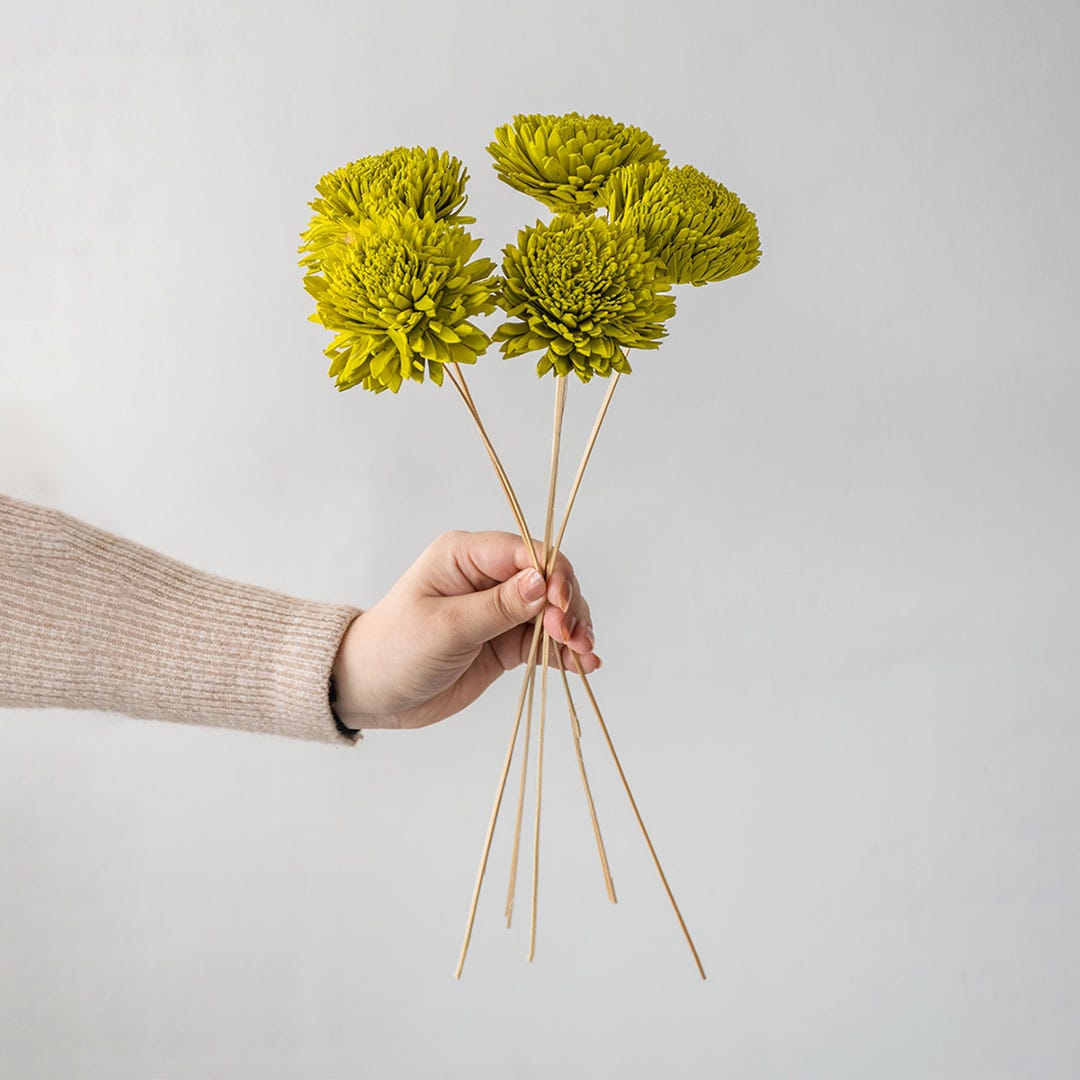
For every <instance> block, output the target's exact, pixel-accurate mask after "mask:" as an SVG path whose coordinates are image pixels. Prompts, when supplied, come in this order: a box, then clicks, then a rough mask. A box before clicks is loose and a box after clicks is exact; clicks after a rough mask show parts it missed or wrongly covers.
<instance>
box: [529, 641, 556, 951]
mask: <svg viewBox="0 0 1080 1080" xmlns="http://www.w3.org/2000/svg"><path fill="white" fill-rule="evenodd" d="M550 644H551V638H550V637H549V636H548V633H547V631H546V630H545V631H544V649H543V652H544V663H543V670H542V671H541V673H540V725H539V727H538V728H537V729H536V818H535V820H534V822H533V874H532V912H531V914H530V917H529V960H530V961H531V960H532V959H533V957H534V956H535V955H536V900H537V893H538V891H539V888H540V795H541V792H542V790H543V787H544V721H545V720H546V719H547V677H548V647H549V645H550Z"/></svg>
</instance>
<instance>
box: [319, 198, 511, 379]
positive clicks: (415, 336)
mask: <svg viewBox="0 0 1080 1080" xmlns="http://www.w3.org/2000/svg"><path fill="white" fill-rule="evenodd" d="M479 246H480V241H479V240H474V239H473V238H472V237H471V236H470V235H469V234H468V233H467V232H466V231H465V229H463V228H462V227H461V226H460V225H451V224H450V223H449V222H446V221H436V219H435V218H434V217H432V216H431V215H430V214H428V215H425V216H423V217H421V216H420V215H419V214H417V213H416V211H415V210H411V209H410V210H400V209H399V210H391V211H388V212H387V213H386V214H385V216H383V217H378V218H368V219H367V220H365V221H361V222H358V223H357V224H356V226H355V236H354V238H353V241H352V242H351V243H349V244H343V245H340V247H339V248H338V249H337V250H336V251H335V253H334V254H333V256H332V257H330V258H327V259H326V260H325V261H324V262H323V264H322V273H321V274H308V275H307V277H305V278H304V286H305V288H306V289H307V290H308V292H310V293H311V295H312V296H313V297H314V298H315V302H316V311H315V314H314V315H312V316H310V318H311V321H312V322H318V323H322V325H323V326H325V327H326V328H327V329H328V330H333V331H336V337H335V338H334V340H333V341H332V342H331V343H330V345H329V346H328V347H327V348H326V350H325V352H326V355H327V356H329V357H330V360H331V363H330V368H329V370H328V371H327V374H328V375H330V376H331V377H333V378H335V379H336V380H337V388H338V390H347V389H349V388H350V387H352V386H356V385H360V386H362V387H364V389H366V390H372V391H374V392H375V393H376V394H378V393H381V392H382V391H383V390H387V389H389V390H393V391H394V392H395V393H396V392H397V391H398V389H399V388H400V387H401V384H402V383H403V382H404V381H405V380H406V379H412V380H413V381H414V382H423V381H424V374H425V370H426V372H427V374H428V375H429V376H430V378H431V381H432V382H434V383H436V384H438V385H442V378H443V370H442V366H443V364H447V363H458V364H472V363H474V362H475V361H476V358H477V356H479V355H480V354H481V353H483V352H484V351H485V350H486V349H487V347H488V345H490V344H491V340H490V338H488V336H487V335H486V334H485V333H484V332H483V331H482V330H480V329H478V328H477V327H476V326H474V325H473V324H472V323H471V322H469V321H468V320H469V319H470V318H471V317H473V316H475V315H481V314H483V315H488V314H490V313H491V312H492V311H494V310H495V301H494V297H493V287H494V285H495V279H493V278H492V276H491V275H492V273H493V271H494V270H495V264H494V263H493V262H492V261H491V260H490V259H476V260H474V261H472V262H470V261H469V260H470V259H471V258H472V256H473V254H474V253H475V251H476V249H477V248H478V247H479Z"/></svg>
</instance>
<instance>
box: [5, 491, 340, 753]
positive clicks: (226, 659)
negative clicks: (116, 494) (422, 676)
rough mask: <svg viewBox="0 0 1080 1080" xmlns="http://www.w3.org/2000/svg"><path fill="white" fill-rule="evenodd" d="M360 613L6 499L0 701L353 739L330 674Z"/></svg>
mask: <svg viewBox="0 0 1080 1080" xmlns="http://www.w3.org/2000/svg"><path fill="white" fill-rule="evenodd" d="M360 613H361V612H360V609H359V608H356V607H352V606H350V605H346V604H333V603H322V602H319V601H314V600H301V599H298V598H296V597H293V596H287V595H285V594H283V593H278V592H273V591H271V590H270V589H264V588H261V587H259V586H256V585H245V584H242V583H240V582H236V581H231V580H228V579H226V578H222V577H217V576H215V575H213V574H208V573H205V572H203V571H201V570H197V569H195V568H194V567H192V566H189V565H187V564H185V563H182V562H178V561H177V560H175V559H171V558H169V557H167V556H165V555H162V554H160V553H158V552H156V551H153V550H151V549H150V548H147V547H143V546H142V545H140V544H136V543H134V542H132V541H130V540H127V539H124V538H122V537H119V536H115V535H113V534H112V533H109V532H106V531H105V530H103V529H99V528H97V527H96V526H93V525H90V524H87V523H86V522H83V521H79V520H78V519H77V518H74V517H71V516H70V515H68V514H65V513H62V512H61V511H58V510H53V509H49V508H47V507H43V506H37V505H35V504H33V503H28V502H23V501H20V500H18V499H14V498H12V497H10V496H7V495H2V494H0V706H8V707H13V708H67V709H95V710H103V711H106V712H118V713H123V714H125V715H127V716H134V717H143V718H147V719H156V720H172V721H176V722H180V723H189V724H202V725H207V726H211V727H227V728H239V729H241V730H244V731H250V732H263V733H268V734H275V735H288V736H292V737H294V738H299V739H309V740H315V741H319V742H328V743H338V744H345V745H350V746H351V745H354V744H355V743H356V741H357V740H358V739H359V738H360V737H361V736H360V734H359V732H356V731H352V730H350V729H348V728H346V727H344V726H343V725H341V724H340V722H339V721H338V720H337V718H336V717H335V716H334V714H333V712H332V711H331V708H330V697H329V688H330V675H331V671H332V667H333V663H334V658H335V657H336V655H337V651H338V647H339V645H340V644H341V639H342V636H343V635H344V633H345V630H346V628H347V627H348V625H349V624H350V623H351V622H352V621H353V619H355V618H356V617H357V616H358V615H359V614H360Z"/></svg>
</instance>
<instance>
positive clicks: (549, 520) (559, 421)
mask: <svg viewBox="0 0 1080 1080" xmlns="http://www.w3.org/2000/svg"><path fill="white" fill-rule="evenodd" d="M565 412H566V376H565V375H560V376H558V377H557V378H556V379H555V416H554V418H553V419H552V423H551V468H550V470H549V474H548V497H547V511H546V513H545V515H544V548H543V553H542V560H541V561H542V562H543V564H544V567H545V568H546V569H547V568H548V549H549V548H550V546H551V534H552V530H553V528H554V522H555V492H556V490H557V488H558V482H559V449H560V447H561V445H562V427H563V416H564V414H565ZM550 574H551V569H547V573H546V574H545V577H547V576H549V575H550ZM542 621H543V620H542V619H541V622H542ZM550 646H551V638H550V636H549V635H548V632H547V631H546V630H545V631H544V650H543V670H542V672H541V675H540V724H539V726H538V727H537V731H536V817H535V819H534V821H533V874H532V909H531V916H530V919H529V959H530V960H532V959H533V957H534V956H535V955H536V904H537V897H538V894H539V887H540V793H541V789H542V787H543V781H544V725H545V723H546V721H547V677H548V663H549V659H550ZM556 649H558V645H556ZM526 678H535V673H534V674H533V675H532V676H529V675H528V674H527V675H526Z"/></svg>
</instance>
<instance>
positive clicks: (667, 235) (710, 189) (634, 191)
mask: <svg viewBox="0 0 1080 1080" xmlns="http://www.w3.org/2000/svg"><path fill="white" fill-rule="evenodd" d="M600 205H602V206H603V207H605V208H606V209H607V212H608V217H609V218H610V219H611V220H612V221H618V222H621V223H622V224H623V225H625V226H626V227H628V228H630V229H634V230H635V231H637V232H639V233H640V234H641V235H642V236H643V237H644V239H645V246H646V247H647V248H648V249H649V251H651V252H652V253H653V254H654V255H655V256H656V257H657V258H658V259H659V260H660V262H661V264H662V265H663V271H662V274H663V276H664V278H665V280H667V281H670V282H671V283H672V284H673V285H685V284H687V283H689V284H691V285H704V284H705V283H706V282H709V281H721V280H723V279H724V278H729V277H734V276H735V275H736V274H742V273H745V272H746V271H747V270H752V269H753V268H754V267H755V266H757V264H758V262H759V260H760V259H761V244H760V240H759V238H758V228H757V219H756V218H755V217H754V215H753V214H752V213H751V212H750V211H749V210H748V209H747V208H746V207H745V206H744V205H743V203H742V202H741V201H740V200H739V197H738V196H737V195H736V194H735V193H734V192H732V191H728V189H727V188H726V187H724V185H723V184H720V183H718V182H717V181H715V180H713V179H711V178H710V177H708V176H706V175H705V174H704V173H703V172H700V171H698V170H697V169H695V168H694V167H693V166H692V165H682V166H680V167H679V168H677V169H669V168H668V167H667V166H666V165H663V164H653V165H641V164H636V165H630V166H628V167H626V168H623V169H619V170H617V171H616V172H613V173H612V174H611V176H610V177H609V178H608V182H607V184H606V185H605V187H604V189H603V191H602V192H601V195H600Z"/></svg>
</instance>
